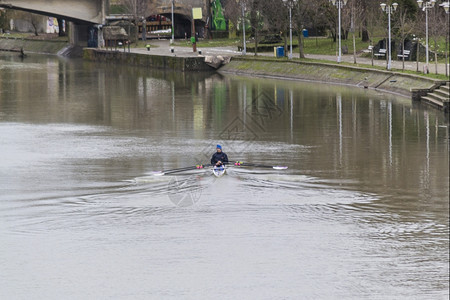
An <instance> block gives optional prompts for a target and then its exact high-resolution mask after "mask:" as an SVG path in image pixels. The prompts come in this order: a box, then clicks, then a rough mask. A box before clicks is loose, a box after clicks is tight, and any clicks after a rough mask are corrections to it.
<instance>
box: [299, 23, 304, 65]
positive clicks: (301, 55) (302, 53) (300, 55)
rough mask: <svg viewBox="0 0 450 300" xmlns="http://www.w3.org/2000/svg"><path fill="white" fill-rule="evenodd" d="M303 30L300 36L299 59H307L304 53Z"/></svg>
mask: <svg viewBox="0 0 450 300" xmlns="http://www.w3.org/2000/svg"><path fill="white" fill-rule="evenodd" d="M301 32H302V29H300V30H299V34H298V53H299V58H305V52H304V51H303V38H302V34H301Z"/></svg>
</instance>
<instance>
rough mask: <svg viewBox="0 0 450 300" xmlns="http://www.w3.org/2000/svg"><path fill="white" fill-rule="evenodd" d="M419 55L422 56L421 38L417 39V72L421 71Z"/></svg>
mask: <svg viewBox="0 0 450 300" xmlns="http://www.w3.org/2000/svg"><path fill="white" fill-rule="evenodd" d="M419 56H420V43H419V39H417V54H416V72H419Z"/></svg>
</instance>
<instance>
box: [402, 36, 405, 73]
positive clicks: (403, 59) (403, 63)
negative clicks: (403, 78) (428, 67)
mask: <svg viewBox="0 0 450 300" xmlns="http://www.w3.org/2000/svg"><path fill="white" fill-rule="evenodd" d="M402 71H405V39H404V38H403V39H402Z"/></svg>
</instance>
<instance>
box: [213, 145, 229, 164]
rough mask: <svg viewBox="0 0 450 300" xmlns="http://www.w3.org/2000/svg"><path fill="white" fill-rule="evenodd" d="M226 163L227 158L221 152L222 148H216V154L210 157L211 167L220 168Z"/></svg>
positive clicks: (218, 146)
mask: <svg viewBox="0 0 450 300" xmlns="http://www.w3.org/2000/svg"><path fill="white" fill-rule="evenodd" d="M227 163H228V156H227V155H226V154H225V153H224V152H222V146H220V145H217V146H216V153H214V154H213V156H212V157H211V165H215V166H221V165H223V164H227Z"/></svg>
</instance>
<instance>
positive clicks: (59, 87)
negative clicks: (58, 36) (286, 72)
mask: <svg viewBox="0 0 450 300" xmlns="http://www.w3.org/2000/svg"><path fill="white" fill-rule="evenodd" d="M0 139H1V145H0V239H1V241H2V242H1V243H0V261H1V262H2V272H0V280H1V281H2V282H7V283H8V284H7V285H6V286H4V287H2V288H1V289H0V298H2V299H3V298H5V299H28V298H30V296H31V297H36V295H37V296H38V297H41V298H50V299H51V298H55V299H56V298H67V295H71V296H70V297H69V298H74V299H80V298H130V299H136V298H138V299H140V298H142V299H148V298H154V299H161V298H174V299H178V298H180V297H182V298H192V299H198V298H227V299H229V298H242V296H244V298H257V299H272V298H298V297H299V295H300V296H301V297H304V298H314V299H329V298H344V299H347V298H357V299H360V298H396V299H397V298H400V299H401V298H407V299H409V298H418V299H436V298H437V299H440V298H448V287H449V286H448V276H449V269H448V250H449V247H448V235H449V231H448V218H449V213H448V211H449V206H448V205H449V204H448V197H449V170H448V169H449V148H448V147H449V124H448V120H445V119H444V116H443V115H442V113H441V112H438V111H435V110H429V109H427V108H424V107H421V106H420V105H415V104H414V105H413V104H412V103H411V101H410V100H409V99H404V98H398V97H394V96H392V95H386V94H379V93H376V92H374V91H368V90H361V89H354V88H348V87H341V86H331V85H328V86H324V85H323V84H320V85H318V84H312V83H303V82H286V81H280V80H266V79H251V78H244V77H236V76H221V75H218V74H196V73H172V72H165V71H157V70H146V69H144V68H131V67H127V66H113V65H111V66H107V65H102V64H92V63H87V62H83V61H77V60H64V59H60V58H55V57H45V56H33V55H31V56H29V57H27V59H25V60H24V61H21V60H19V59H17V58H16V57H15V56H14V55H11V54H0ZM217 143H220V144H222V145H223V146H224V151H225V152H226V153H227V154H228V156H229V157H230V159H231V160H232V161H235V160H239V161H244V162H250V163H257V164H261V165H268V166H273V165H280V164H281V165H287V166H289V169H287V170H283V171H277V170H273V169H271V168H255V167H251V168H249V167H242V166H241V167H238V166H232V167H230V168H229V169H228V170H227V173H228V174H227V175H225V176H224V177H221V178H215V177H214V176H212V174H211V170H209V169H208V168H205V169H201V170H192V171H186V172H180V173H176V174H171V175H165V176H154V174H153V171H158V170H167V169H172V168H180V167H185V166H190V165H196V164H199V163H203V164H206V163H208V162H209V159H210V156H211V154H212V152H213V151H214V150H215V149H214V148H215V145H216V144H217Z"/></svg>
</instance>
